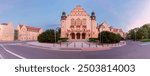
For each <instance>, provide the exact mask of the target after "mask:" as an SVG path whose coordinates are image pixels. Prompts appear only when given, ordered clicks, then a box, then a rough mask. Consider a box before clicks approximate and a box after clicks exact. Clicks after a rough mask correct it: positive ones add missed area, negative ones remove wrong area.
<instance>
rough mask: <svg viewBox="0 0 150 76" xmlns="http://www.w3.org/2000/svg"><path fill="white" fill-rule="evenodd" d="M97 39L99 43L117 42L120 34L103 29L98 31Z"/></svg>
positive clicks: (119, 39)
mask: <svg viewBox="0 0 150 76" xmlns="http://www.w3.org/2000/svg"><path fill="white" fill-rule="evenodd" d="M98 39H99V41H100V42H101V43H119V42H120V41H121V36H120V34H115V33H112V32H108V31H103V32H101V33H99V37H98Z"/></svg>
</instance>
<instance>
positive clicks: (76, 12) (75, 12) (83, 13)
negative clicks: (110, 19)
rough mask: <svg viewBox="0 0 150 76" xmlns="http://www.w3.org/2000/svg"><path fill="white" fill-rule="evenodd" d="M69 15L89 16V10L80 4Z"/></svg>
mask: <svg viewBox="0 0 150 76" xmlns="http://www.w3.org/2000/svg"><path fill="white" fill-rule="evenodd" d="M69 16H89V15H88V14H87V12H86V11H85V10H84V9H83V8H82V7H81V6H80V5H78V6H77V7H76V8H74V9H73V10H72V11H71V13H70V14H69Z"/></svg>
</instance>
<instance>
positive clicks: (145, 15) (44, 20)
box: [0, 0, 150, 32]
mask: <svg viewBox="0 0 150 76" xmlns="http://www.w3.org/2000/svg"><path fill="white" fill-rule="evenodd" d="M77 5H81V6H82V7H83V8H84V9H85V10H86V11H87V13H88V14H89V15H90V14H91V12H92V11H94V12H95V14H96V17H97V23H98V24H100V23H102V22H104V21H105V22H107V23H108V24H109V25H111V26H113V27H115V28H122V29H123V30H124V31H126V32H127V31H128V30H130V29H133V28H135V27H141V26H142V25H144V24H146V23H150V0H0V23H4V22H10V21H11V22H13V23H14V25H15V27H16V26H17V25H18V24H25V25H31V26H35V27H42V28H45V29H48V28H53V27H59V25H60V17H61V14H62V12H63V11H65V12H66V13H67V14H69V13H70V12H71V10H72V9H73V8H75V7H76V6H77Z"/></svg>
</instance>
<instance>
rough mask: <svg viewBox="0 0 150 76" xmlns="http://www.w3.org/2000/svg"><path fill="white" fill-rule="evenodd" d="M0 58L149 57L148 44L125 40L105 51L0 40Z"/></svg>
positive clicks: (149, 49) (149, 48)
mask: <svg viewBox="0 0 150 76" xmlns="http://www.w3.org/2000/svg"><path fill="white" fill-rule="evenodd" d="M0 58H1V59H150V44H146V45H143V44H141V43H139V42H133V41H127V45H125V46H123V47H118V48H113V49H110V50H105V51H71V50H70V51H68V50H66V51H56V50H52V49H50V48H41V47H35V46H30V45H27V44H25V42H10V43H9V42H1V43H0Z"/></svg>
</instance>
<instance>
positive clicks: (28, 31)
mask: <svg viewBox="0 0 150 76" xmlns="http://www.w3.org/2000/svg"><path fill="white" fill-rule="evenodd" d="M17 32H18V40H21V41H26V40H37V38H38V36H39V34H41V33H42V32H43V30H42V29H41V28H36V27H31V26H26V25H18V26H17Z"/></svg>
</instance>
